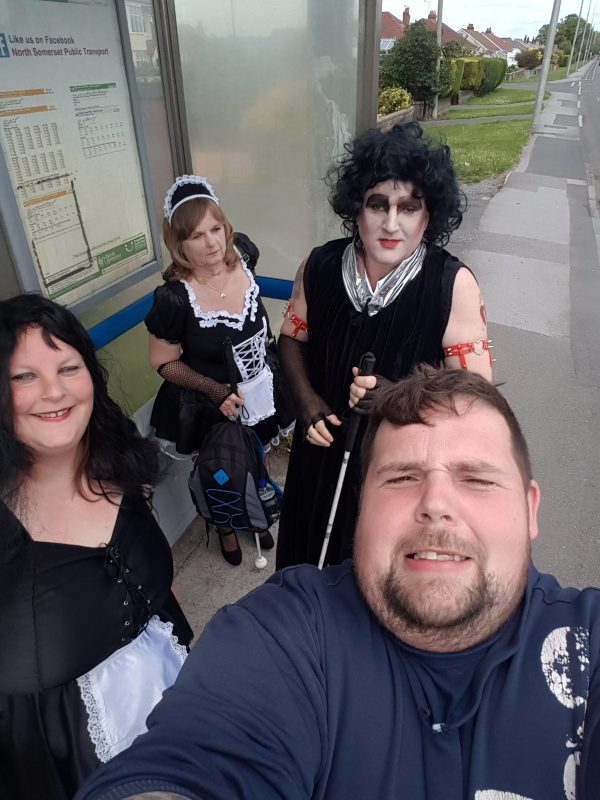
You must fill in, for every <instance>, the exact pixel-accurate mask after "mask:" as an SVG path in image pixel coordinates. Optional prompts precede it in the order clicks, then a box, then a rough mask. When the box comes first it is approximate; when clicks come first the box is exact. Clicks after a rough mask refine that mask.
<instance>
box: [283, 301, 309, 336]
mask: <svg viewBox="0 0 600 800" xmlns="http://www.w3.org/2000/svg"><path fill="white" fill-rule="evenodd" d="M283 316H284V317H286V318H287V319H289V321H290V322H291V323H292V325H293V326H294V330H293V331H292V338H293V339H295V338H296V336H297V335H298V331H308V325H307V324H306V322H305V321H304V320H303V319H301V318H300V317H299V316H298V315H297V314H296V313H295V311H294V307H293V305H292V301H291V300H290V302H289V303H288V304H287V306H286V308H285V311H284V312H283Z"/></svg>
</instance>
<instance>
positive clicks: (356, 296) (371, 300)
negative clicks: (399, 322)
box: [342, 242, 427, 317]
mask: <svg viewBox="0 0 600 800" xmlns="http://www.w3.org/2000/svg"><path fill="white" fill-rule="evenodd" d="M426 252H427V247H426V246H425V243H424V242H421V244H420V245H419V246H418V247H417V249H416V250H415V252H414V253H413V254H412V255H411V256H409V257H408V258H405V259H404V261H401V262H400V264H398V266H397V267H394V269H393V270H392V271H391V272H388V274H387V275H386V276H385V278H382V279H381V280H380V281H377V286H376V287H375V291H373V289H371V285H370V284H369V279H368V278H367V273H366V270H364V269H363V270H359V268H358V264H357V263H356V250H355V247H354V242H350V244H349V245H348V247H346V249H345V250H344V255H343V256H342V277H343V279H344V288H345V289H346V294H347V295H348V299H349V300H350V302H351V303H352V305H353V306H354V308H355V309H356V310H357V311H362V310H363V308H365V307H366V308H367V314H368V315H369V316H370V317H372V316H374V315H375V314H377V312H378V311H381V309H382V308H385V307H386V306H389V304H390V303H393V302H394V300H395V299H396V298H397V297H398V295H399V294H400V292H401V291H402V289H404V287H405V286H406V284H407V283H408V282H409V281H412V279H413V278H414V277H415V276H416V275H418V274H419V272H420V271H421V267H422V266H423V261H424V260H425V253H426Z"/></svg>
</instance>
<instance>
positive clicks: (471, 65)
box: [460, 56, 483, 92]
mask: <svg viewBox="0 0 600 800" xmlns="http://www.w3.org/2000/svg"><path fill="white" fill-rule="evenodd" d="M463 61H464V62H465V71H464V74H463V79H462V83H461V85H460V88H461V89H471V90H472V91H474V92H475V91H477V89H478V88H479V87H480V86H481V81H482V80H483V59H482V58H475V57H472V56H469V58H464V59H463Z"/></svg>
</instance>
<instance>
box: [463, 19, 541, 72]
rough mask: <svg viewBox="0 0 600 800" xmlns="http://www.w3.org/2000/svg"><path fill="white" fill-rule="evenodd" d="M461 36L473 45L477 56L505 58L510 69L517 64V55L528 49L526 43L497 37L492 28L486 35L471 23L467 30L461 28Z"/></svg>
mask: <svg viewBox="0 0 600 800" xmlns="http://www.w3.org/2000/svg"><path fill="white" fill-rule="evenodd" d="M459 34H460V35H461V36H462V37H463V38H464V39H466V41H467V42H470V44H472V45H473V47H474V52H475V55H478V56H491V57H492V58H504V59H505V60H506V62H507V63H508V66H509V67H510V66H511V64H514V63H515V62H516V55H517V53H519V52H521V50H526V49H527V45H525V43H524V42H520V41H517V40H515V39H510V38H508V37H503V36H496V34H495V33H494V32H493V31H492V29H491V28H486V31H485V33H483V32H482V31H476V30H475V26H474V25H473V23H469V24H468V25H467V27H466V28H461V29H460V30H459Z"/></svg>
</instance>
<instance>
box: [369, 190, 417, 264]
mask: <svg viewBox="0 0 600 800" xmlns="http://www.w3.org/2000/svg"><path fill="white" fill-rule="evenodd" d="M413 191H414V187H413V185H412V183H403V182H402V181H393V180H389V181H383V182H382V183H377V184H376V185H375V186H373V187H372V188H371V189H369V190H368V191H367V193H366V195H365V199H364V203H363V207H362V209H361V211H360V214H359V215H358V218H357V220H356V222H357V225H358V232H359V235H360V238H361V241H362V243H363V247H364V252H365V259H366V264H367V269H368V270H369V271H373V272H377V274H378V275H384V274H387V273H388V272H390V270H392V269H393V268H394V267H396V266H398V264H399V263H400V262H401V261H404V259H405V258H408V257H409V256H411V255H412V254H413V253H414V252H415V250H416V249H417V247H418V246H419V244H420V243H421V240H422V239H423V234H424V233H425V230H426V228H427V225H428V223H429V214H428V213H427V208H426V207H425V201H424V199H422V198H419V197H414V196H413Z"/></svg>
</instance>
